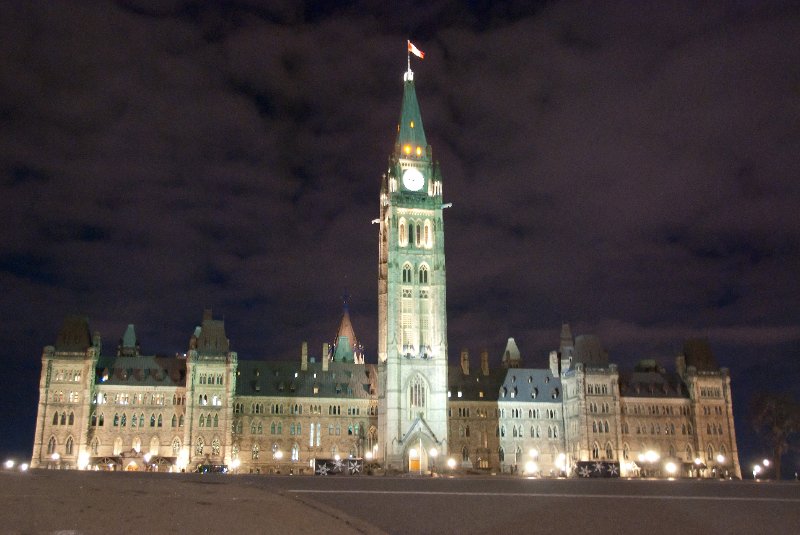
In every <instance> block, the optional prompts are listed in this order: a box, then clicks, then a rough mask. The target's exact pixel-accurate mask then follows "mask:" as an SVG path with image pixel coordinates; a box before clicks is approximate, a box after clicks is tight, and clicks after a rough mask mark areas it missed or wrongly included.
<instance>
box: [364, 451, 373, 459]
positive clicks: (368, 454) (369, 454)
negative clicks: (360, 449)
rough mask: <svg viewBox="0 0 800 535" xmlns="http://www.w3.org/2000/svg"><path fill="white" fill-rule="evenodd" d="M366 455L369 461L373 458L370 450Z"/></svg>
mask: <svg viewBox="0 0 800 535" xmlns="http://www.w3.org/2000/svg"><path fill="white" fill-rule="evenodd" d="M364 457H366V458H367V460H368V461H371V460H372V452H371V451H368V452H367V453H366V455H364Z"/></svg>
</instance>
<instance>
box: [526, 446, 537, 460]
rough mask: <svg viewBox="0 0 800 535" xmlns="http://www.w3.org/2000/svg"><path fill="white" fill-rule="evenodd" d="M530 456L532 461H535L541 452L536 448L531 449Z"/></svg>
mask: <svg viewBox="0 0 800 535" xmlns="http://www.w3.org/2000/svg"><path fill="white" fill-rule="evenodd" d="M528 455H529V456H530V458H531V459H535V458H537V457H538V456H539V450H537V449H536V448H531V450H530V451H529V452H528Z"/></svg>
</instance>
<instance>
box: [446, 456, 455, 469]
mask: <svg viewBox="0 0 800 535" xmlns="http://www.w3.org/2000/svg"><path fill="white" fill-rule="evenodd" d="M447 467H448V468H449V469H450V470H452V469H454V468H455V467H456V460H455V459H453V458H452V457H450V458H449V459H447Z"/></svg>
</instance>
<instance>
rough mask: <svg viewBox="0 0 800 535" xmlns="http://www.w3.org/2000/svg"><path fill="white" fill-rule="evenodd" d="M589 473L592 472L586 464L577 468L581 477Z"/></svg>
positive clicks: (587, 475)
mask: <svg viewBox="0 0 800 535" xmlns="http://www.w3.org/2000/svg"><path fill="white" fill-rule="evenodd" d="M591 473H592V471H591V470H589V467H588V466H581V467H580V468H579V469H578V474H580V476H581V477H589V474H591Z"/></svg>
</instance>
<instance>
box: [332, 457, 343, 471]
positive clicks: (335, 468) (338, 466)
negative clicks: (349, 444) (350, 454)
mask: <svg viewBox="0 0 800 535" xmlns="http://www.w3.org/2000/svg"><path fill="white" fill-rule="evenodd" d="M342 470H344V462H342V461H341V460H340V459H337V460H335V461H333V471H334V472H341V471H342Z"/></svg>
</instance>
